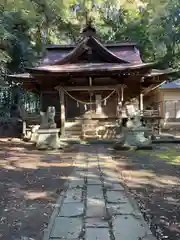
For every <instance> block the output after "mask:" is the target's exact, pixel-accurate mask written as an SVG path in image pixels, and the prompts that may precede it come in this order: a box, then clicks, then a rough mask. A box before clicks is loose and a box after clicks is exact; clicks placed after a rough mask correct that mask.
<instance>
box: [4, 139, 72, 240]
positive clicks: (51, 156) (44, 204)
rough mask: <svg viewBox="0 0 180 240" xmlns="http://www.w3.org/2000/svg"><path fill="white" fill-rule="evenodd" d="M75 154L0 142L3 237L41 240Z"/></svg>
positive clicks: (69, 172)
mask: <svg viewBox="0 0 180 240" xmlns="http://www.w3.org/2000/svg"><path fill="white" fill-rule="evenodd" d="M75 155H76V150H71V151H70V152H68V151H66V152H60V151H51V152H43V151H38V150H36V149H35V148H34V146H33V145H30V144H25V143H13V142H4V141H0V239H2V240H7V239H8V240H21V239H31V240H33V239H35V240H41V239H42V236H43V229H44V228H46V227H47V223H48V220H49V217H50V216H51V214H52V211H53V208H54V206H55V203H56V200H57V198H58V196H59V194H60V192H61V191H62V189H63V184H64V181H65V179H66V177H67V176H68V175H70V174H71V172H72V170H73V165H72V162H73V158H74V157H75Z"/></svg>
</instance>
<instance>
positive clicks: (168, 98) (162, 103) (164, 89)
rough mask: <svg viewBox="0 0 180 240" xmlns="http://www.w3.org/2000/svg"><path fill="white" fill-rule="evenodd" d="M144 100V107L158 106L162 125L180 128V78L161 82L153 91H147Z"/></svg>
mask: <svg viewBox="0 0 180 240" xmlns="http://www.w3.org/2000/svg"><path fill="white" fill-rule="evenodd" d="M145 100H146V101H145V106H144V107H145V108H146V107H148V106H151V107H152V108H156V109H157V108H158V107H159V114H160V116H161V117H162V127H164V128H173V127H178V128H180V80H175V81H171V82H169V81H168V82H166V83H163V84H161V85H160V86H159V87H158V88H156V89H155V90H154V91H151V92H149V94H148V95H147V96H146V98H145Z"/></svg>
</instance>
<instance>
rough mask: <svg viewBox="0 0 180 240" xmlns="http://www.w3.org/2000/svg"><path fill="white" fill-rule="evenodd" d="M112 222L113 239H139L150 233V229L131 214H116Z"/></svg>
mask: <svg viewBox="0 0 180 240" xmlns="http://www.w3.org/2000/svg"><path fill="white" fill-rule="evenodd" d="M112 224H113V232H114V236H115V239H125V240H132V239H134V240H135V239H137V240H139V239H144V238H145V237H146V236H148V235H150V234H151V232H150V230H149V229H148V228H146V227H145V226H144V225H143V223H142V222H141V221H140V220H139V219H136V218H135V217H133V216H132V215H127V216H125V215H119V216H116V217H115V218H114V220H113V223H112Z"/></svg>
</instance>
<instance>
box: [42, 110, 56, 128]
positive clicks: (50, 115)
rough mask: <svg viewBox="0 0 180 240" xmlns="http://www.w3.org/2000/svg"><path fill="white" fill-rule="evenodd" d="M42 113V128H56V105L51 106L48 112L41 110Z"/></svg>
mask: <svg viewBox="0 0 180 240" xmlns="http://www.w3.org/2000/svg"><path fill="white" fill-rule="evenodd" d="M40 115H41V124H40V128H41V129H43V128H44V129H49V128H56V123H55V115H56V110H55V107H54V106H49V107H48V109H47V111H46V112H40Z"/></svg>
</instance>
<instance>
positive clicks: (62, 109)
mask: <svg viewBox="0 0 180 240" xmlns="http://www.w3.org/2000/svg"><path fill="white" fill-rule="evenodd" d="M59 96H60V108H61V136H64V135H65V104H64V103H65V101H64V91H63V89H62V88H60V89H59Z"/></svg>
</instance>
